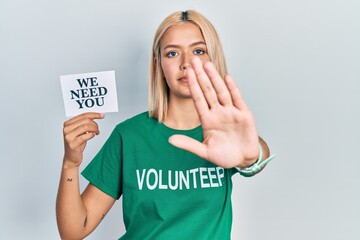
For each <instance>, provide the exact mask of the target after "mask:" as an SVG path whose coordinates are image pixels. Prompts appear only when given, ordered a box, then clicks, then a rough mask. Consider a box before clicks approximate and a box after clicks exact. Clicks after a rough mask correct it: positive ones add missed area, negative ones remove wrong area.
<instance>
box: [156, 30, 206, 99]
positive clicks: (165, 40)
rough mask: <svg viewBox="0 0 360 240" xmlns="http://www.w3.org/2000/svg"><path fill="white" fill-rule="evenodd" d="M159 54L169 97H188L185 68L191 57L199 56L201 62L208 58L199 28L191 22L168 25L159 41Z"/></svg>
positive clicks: (188, 65) (187, 66)
mask: <svg viewBox="0 0 360 240" xmlns="http://www.w3.org/2000/svg"><path fill="white" fill-rule="evenodd" d="M160 55H161V56H160V61H161V67H162V70H163V72H164V76H165V79H166V82H167V85H168V87H169V89H170V99H171V98H173V97H179V98H190V97H191V95H190V90H189V87H188V84H187V82H188V81H187V79H186V70H187V69H188V68H189V67H190V61H191V59H192V58H194V57H199V58H200V59H201V60H202V61H203V62H205V61H209V60H210V59H209V56H208V54H207V48H206V44H205V40H204V38H203V36H202V34H201V31H200V29H199V28H198V27H197V26H196V25H194V24H192V23H182V24H179V25H175V26H172V27H170V28H169V29H168V30H166V32H165V33H164V35H163V37H162V39H161V41H160Z"/></svg>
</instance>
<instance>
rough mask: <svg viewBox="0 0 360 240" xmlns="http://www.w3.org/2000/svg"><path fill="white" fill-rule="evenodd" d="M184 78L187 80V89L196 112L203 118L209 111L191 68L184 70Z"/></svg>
mask: <svg viewBox="0 0 360 240" xmlns="http://www.w3.org/2000/svg"><path fill="white" fill-rule="evenodd" d="M186 76H187V78H188V84H189V89H190V93H191V97H192V99H193V101H194V105H195V108H196V111H197V112H198V114H199V116H203V115H205V114H206V112H207V111H208V110H209V105H208V104H207V102H206V100H205V97H204V94H203V92H202V90H201V88H200V86H199V83H198V81H197V80H196V76H195V72H194V70H193V69H192V68H188V69H187V70H186Z"/></svg>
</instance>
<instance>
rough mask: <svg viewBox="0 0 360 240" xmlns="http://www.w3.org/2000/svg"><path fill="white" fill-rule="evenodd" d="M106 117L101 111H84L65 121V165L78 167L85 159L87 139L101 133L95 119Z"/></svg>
mask: <svg viewBox="0 0 360 240" xmlns="http://www.w3.org/2000/svg"><path fill="white" fill-rule="evenodd" d="M102 118H104V115H103V114H100V113H83V114H80V115H78V116H76V117H74V118H71V119H69V120H68V121H66V122H65V123H64V129H63V133H64V147H65V154H64V166H65V165H66V166H68V167H77V166H79V165H80V164H81V162H82V159H83V152H84V149H85V146H86V143H87V141H89V140H90V139H92V138H93V137H94V136H95V135H98V134H100V131H99V127H98V124H97V123H96V122H95V121H94V120H95V119H102Z"/></svg>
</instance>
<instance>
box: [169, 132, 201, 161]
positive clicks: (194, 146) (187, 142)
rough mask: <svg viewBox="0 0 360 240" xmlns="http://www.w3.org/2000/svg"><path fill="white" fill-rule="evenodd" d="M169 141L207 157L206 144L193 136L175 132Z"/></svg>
mask: <svg viewBox="0 0 360 240" xmlns="http://www.w3.org/2000/svg"><path fill="white" fill-rule="evenodd" d="M169 142H170V143H171V144H172V145H174V146H175V147H178V148H181V149H184V150H186V151H189V152H192V153H194V154H195V155H198V156H199V157H201V158H203V159H207V153H206V146H205V145H204V144H203V143H201V142H199V141H197V140H195V139H193V138H191V137H188V136H185V135H180V134H175V135H172V136H171V137H170V138H169Z"/></svg>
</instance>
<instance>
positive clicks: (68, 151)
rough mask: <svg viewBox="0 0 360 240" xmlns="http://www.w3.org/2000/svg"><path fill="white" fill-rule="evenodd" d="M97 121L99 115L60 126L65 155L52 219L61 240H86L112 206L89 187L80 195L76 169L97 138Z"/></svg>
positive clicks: (81, 116)
mask: <svg viewBox="0 0 360 240" xmlns="http://www.w3.org/2000/svg"><path fill="white" fill-rule="evenodd" d="M101 118H103V115H101V114H97V113H85V114H81V115H79V116H77V117H74V118H72V119H70V120H68V121H66V122H65V123H64V145H65V154H64V159H63V166H62V171H61V177H60V183H59V189H58V195H57V200H56V218H57V224H58V229H59V233H60V236H61V238H62V239H82V238H84V237H86V236H87V235H88V234H90V233H91V232H92V231H93V230H94V229H95V228H96V226H97V225H98V224H99V223H100V221H101V220H102V219H103V217H104V216H105V214H106V213H107V212H108V211H109V210H110V208H111V206H112V205H113V204H114V202H115V199H113V198H112V197H110V196H108V195H107V194H105V193H103V192H102V191H100V190H99V189H98V188H96V187H95V186H93V185H92V184H89V185H88V186H87V187H86V189H85V190H84V192H83V194H80V188H79V166H80V164H81V162H82V159H83V151H84V149H85V146H86V143H87V141H89V140H90V139H92V138H93V137H94V136H95V135H97V134H99V129H98V125H97V124H96V123H95V121H94V119H101Z"/></svg>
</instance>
